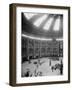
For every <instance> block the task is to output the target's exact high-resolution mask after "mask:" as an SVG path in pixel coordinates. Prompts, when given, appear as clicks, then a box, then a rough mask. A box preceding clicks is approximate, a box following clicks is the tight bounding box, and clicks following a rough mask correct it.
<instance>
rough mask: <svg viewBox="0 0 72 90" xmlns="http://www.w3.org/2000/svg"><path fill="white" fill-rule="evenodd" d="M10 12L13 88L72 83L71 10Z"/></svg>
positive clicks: (17, 7) (14, 7)
mask: <svg viewBox="0 0 72 90" xmlns="http://www.w3.org/2000/svg"><path fill="white" fill-rule="evenodd" d="M10 10H11V11H10V20H11V21H10V30H11V31H10V35H11V42H10V49H11V52H10V65H11V66H10V84H11V85H14V86H16V85H17V86H19V85H24V86H26V85H43V84H58V83H69V82H70V7H65V6H49V5H32V4H11V7H10ZM12 15H13V17H11V16H12Z"/></svg>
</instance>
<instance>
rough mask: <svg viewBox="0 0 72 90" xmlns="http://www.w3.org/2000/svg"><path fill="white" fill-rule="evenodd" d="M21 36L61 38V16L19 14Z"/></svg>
mask: <svg viewBox="0 0 72 90" xmlns="http://www.w3.org/2000/svg"><path fill="white" fill-rule="evenodd" d="M21 21H22V24H21V25H22V34H25V35H29V36H34V37H40V38H63V15H62V14H48V13H21Z"/></svg>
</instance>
